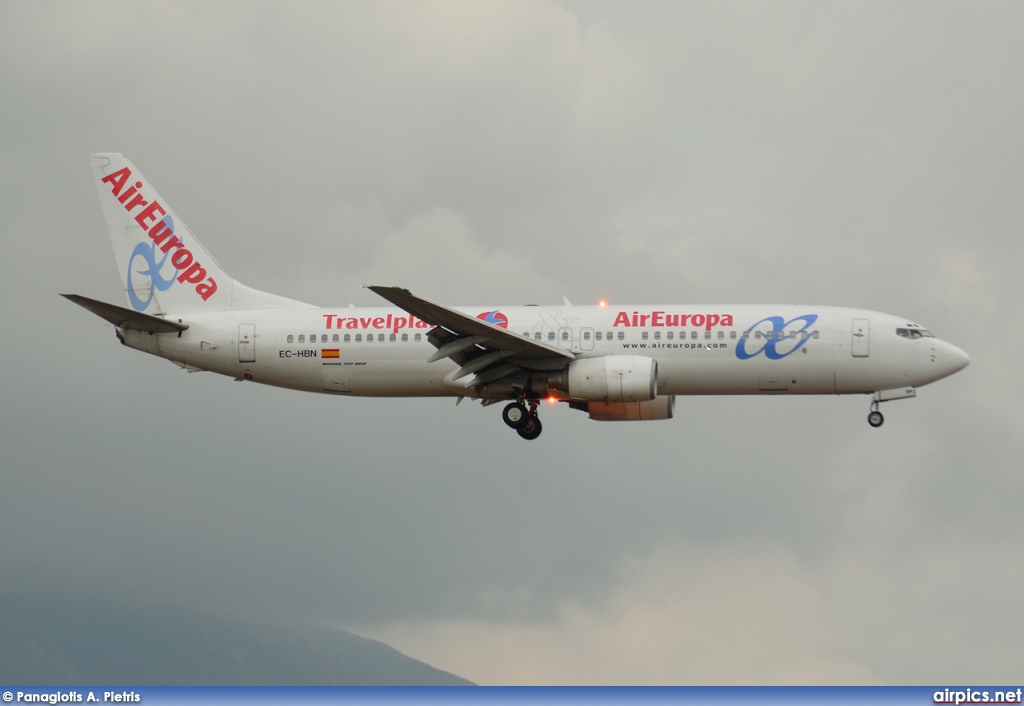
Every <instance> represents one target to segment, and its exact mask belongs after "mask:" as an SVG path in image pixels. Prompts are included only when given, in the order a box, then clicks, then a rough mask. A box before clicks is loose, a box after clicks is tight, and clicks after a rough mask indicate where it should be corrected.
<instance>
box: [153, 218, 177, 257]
mask: <svg viewBox="0 0 1024 706" xmlns="http://www.w3.org/2000/svg"><path fill="white" fill-rule="evenodd" d="M172 235H174V231H173V230H171V229H170V228H168V227H167V223H165V222H164V221H157V222H156V223H154V224H153V227H152V228H150V229H149V237H150V238H152V239H153V242H154V243H156V244H157V245H159V244H160V243H162V242H164V240H166V239H167V238H169V237H170V236H172ZM165 252H166V251H165Z"/></svg>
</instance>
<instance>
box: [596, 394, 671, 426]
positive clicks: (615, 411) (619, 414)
mask: <svg viewBox="0 0 1024 706" xmlns="http://www.w3.org/2000/svg"><path fill="white" fill-rule="evenodd" d="M675 408H676V397H675V395H665V396H662V397H655V398H654V399H653V400H647V401H646V402H588V403H587V411H588V412H589V413H590V418H591V419H596V420H598V421H600V422H631V421H645V420H648V419H671V418H672V413H673V411H674V410H675Z"/></svg>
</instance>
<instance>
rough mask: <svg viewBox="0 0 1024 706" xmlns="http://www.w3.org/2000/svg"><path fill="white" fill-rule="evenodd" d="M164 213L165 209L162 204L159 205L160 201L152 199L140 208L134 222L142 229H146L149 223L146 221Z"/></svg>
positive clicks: (165, 212) (164, 214) (165, 213)
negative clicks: (152, 200)
mask: <svg viewBox="0 0 1024 706" xmlns="http://www.w3.org/2000/svg"><path fill="white" fill-rule="evenodd" d="M166 215H167V211H165V210H164V208H163V206H161V205H160V202H158V201H154V202H152V203H151V204H149V205H148V206H146V207H145V208H144V209H142V211H141V212H140V213H139V215H137V216H136V217H135V222H136V223H138V224H139V227H140V228H142V230H146V229H148V228H149V223H147V221H151V220H153V219H155V218H159V217H160V216H166ZM150 237H151V238H152V237H153V236H152V235H150Z"/></svg>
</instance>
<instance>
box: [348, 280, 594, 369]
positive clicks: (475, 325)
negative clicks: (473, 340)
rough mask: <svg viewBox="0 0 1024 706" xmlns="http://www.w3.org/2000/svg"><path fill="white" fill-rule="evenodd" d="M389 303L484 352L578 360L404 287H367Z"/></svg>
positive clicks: (520, 356) (559, 350) (521, 356)
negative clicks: (468, 338)
mask: <svg viewBox="0 0 1024 706" xmlns="http://www.w3.org/2000/svg"><path fill="white" fill-rule="evenodd" d="M367 289H369V290H370V291H373V292H376V293H377V294H379V295H380V296H382V297H384V298H385V299H387V300H388V301H389V302H391V303H392V304H394V305H395V306H397V307H399V308H401V309H404V310H405V311H407V312H409V313H410V314H412V315H413V316H415V317H416V318H418V319H421V320H423V321H426V322H427V323H428V324H431V325H433V326H440V327H442V328H446V329H448V330H449V331H451V332H452V333H455V334H458V335H459V336H474V337H479V338H481V339H484V340H481V341H479V344H480V345H481V346H483V347H484V348H489V349H492V350H502V351H515V353H516V357H519V358H523V357H525V358H565V359H567V360H574V359H575V358H576V356H574V355H573V354H572V353H570V352H569V351H566V350H562V349H561V348H555V347H554V346H551V345H548V344H547V343H543V342H541V341H535V340H533V339H532V338H526V337H525V336H517V335H516V334H514V333H512V332H510V331H508V330H506V329H503V328H499V327H497V326H495V325H494V324H489V323H487V322H486V321H484V320H482V319H478V318H476V317H473V316H469V315H468V314H463V313H462V312H461V311H455V310H454V309H449V308H448V307H446V306H443V305H441V304H438V303H436V302H432V301H430V300H429V299H424V298H423V297H418V296H416V295H415V294H413V293H412V292H410V291H409V290H408V289H403V288H401V287H378V286H372V287H367Z"/></svg>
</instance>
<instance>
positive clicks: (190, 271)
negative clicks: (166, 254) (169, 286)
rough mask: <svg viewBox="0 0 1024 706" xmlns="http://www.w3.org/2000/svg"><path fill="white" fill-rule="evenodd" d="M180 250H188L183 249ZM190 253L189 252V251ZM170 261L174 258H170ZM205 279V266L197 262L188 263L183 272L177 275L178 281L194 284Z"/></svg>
mask: <svg viewBox="0 0 1024 706" xmlns="http://www.w3.org/2000/svg"><path fill="white" fill-rule="evenodd" d="M182 252H188V250H183V251H182ZM189 254H190V255H191V253H189ZM171 262H174V258H173V257H172V258H171ZM204 279H206V268H205V267H203V266H202V265H200V264H199V263H198V262H193V263H192V264H191V265H189V266H188V267H187V268H186V269H185V271H184V272H182V273H181V274H180V275H178V281H179V282H188V283H190V284H196V283H197V282H202V281H203V280H204Z"/></svg>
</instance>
